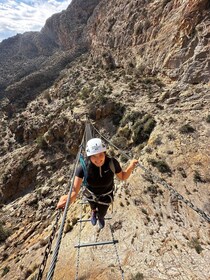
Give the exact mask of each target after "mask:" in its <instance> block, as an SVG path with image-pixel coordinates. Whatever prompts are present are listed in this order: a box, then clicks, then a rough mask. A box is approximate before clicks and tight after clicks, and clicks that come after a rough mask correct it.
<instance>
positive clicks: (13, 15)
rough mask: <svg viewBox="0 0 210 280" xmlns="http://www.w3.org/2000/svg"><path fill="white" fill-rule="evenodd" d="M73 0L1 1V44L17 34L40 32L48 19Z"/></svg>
mask: <svg viewBox="0 0 210 280" xmlns="http://www.w3.org/2000/svg"><path fill="white" fill-rule="evenodd" d="M70 2H71V0H0V42H1V41H2V40H4V39H6V38H9V37H12V36H14V35H16V34H17V33H24V32H26V31H40V30H41V28H42V27H43V26H44V24H45V21H46V19H48V18H49V17H50V16H51V15H53V14H55V13H59V12H61V11H62V10H65V9H66V8H67V7H68V5H69V4H70Z"/></svg>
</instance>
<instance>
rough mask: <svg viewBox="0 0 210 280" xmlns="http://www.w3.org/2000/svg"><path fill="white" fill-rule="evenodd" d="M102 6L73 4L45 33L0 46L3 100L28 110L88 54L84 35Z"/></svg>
mask: <svg viewBox="0 0 210 280" xmlns="http://www.w3.org/2000/svg"><path fill="white" fill-rule="evenodd" d="M99 2H100V0H91V1H72V3H71V4H70V6H69V7H68V9H67V10H66V11H62V12H61V13H58V14H55V15H53V16H52V17H51V18H49V19H48V20H47V21H46V24H45V26H44V27H43V29H42V30H41V32H26V33H24V34H22V35H21V34H18V35H16V36H14V37H12V38H9V39H7V40H4V41H3V42H2V43H1V44H0V98H2V97H7V98H9V100H12V102H13V103H14V101H15V102H17V107H24V106H26V104H27V103H28V102H29V101H30V100H32V99H33V98H34V97H35V96H36V95H37V94H39V92H40V91H42V90H44V89H45V88H47V87H49V86H50V85H51V84H52V81H54V80H55V79H56V78H57V76H58V74H59V72H60V71H61V70H62V69H63V68H64V67H65V66H66V65H67V64H68V63H69V62H71V61H73V60H74V59H75V58H76V57H77V56H79V55H81V54H82V53H84V52H85V51H87V48H88V45H87V42H86V41H85V40H84V36H82V34H83V30H84V27H85V26H86V24H87V21H88V19H89V17H90V16H91V14H92V12H93V10H94V8H95V6H96V5H97V4H98V3H99ZM23 65H24V66H23ZM23 96H24V97H23Z"/></svg>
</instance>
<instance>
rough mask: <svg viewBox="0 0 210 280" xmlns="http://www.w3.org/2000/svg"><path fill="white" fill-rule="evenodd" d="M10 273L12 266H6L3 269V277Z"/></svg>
mask: <svg viewBox="0 0 210 280" xmlns="http://www.w3.org/2000/svg"><path fill="white" fill-rule="evenodd" d="M9 271H10V266H5V267H4V268H3V271H2V274H1V277H4V275H6V274H7V273H8V272H9Z"/></svg>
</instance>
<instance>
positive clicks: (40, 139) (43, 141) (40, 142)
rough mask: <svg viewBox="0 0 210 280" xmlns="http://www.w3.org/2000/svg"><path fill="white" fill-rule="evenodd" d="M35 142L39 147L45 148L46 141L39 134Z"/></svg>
mask: <svg viewBox="0 0 210 280" xmlns="http://www.w3.org/2000/svg"><path fill="white" fill-rule="evenodd" d="M35 142H36V144H37V146H38V147H39V148H40V149H45V148H46V147H47V142H46V141H45V139H44V137H43V136H39V137H38V138H36V140H35Z"/></svg>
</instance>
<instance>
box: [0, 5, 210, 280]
mask: <svg viewBox="0 0 210 280" xmlns="http://www.w3.org/2000/svg"><path fill="white" fill-rule="evenodd" d="M209 17H210V12H209V1H201V0H200V1H143V0H141V1H137V0H136V1H134V0H133V1H127V2H125V1H120V0H118V1H105V0H103V1H96V0H95V1H94V0H93V1H84V0H79V1H72V4H71V5H70V6H69V7H68V9H67V10H66V11H63V12H62V13H59V14H56V15H53V16H52V17H51V18H49V19H48V20H47V22H46V24H45V26H44V27H43V29H42V31H41V32H40V33H38V32H37V33H34V32H33V33H30V32H29V33H26V34H23V35H21V34H19V35H17V36H15V37H13V38H10V39H8V40H5V41H3V42H2V43H1V44H0V57H1V59H0V63H1V111H0V114H1V118H0V134H1V139H0V146H1V150H0V171H1V172H0V203H1V208H0V247H1V249H0V251H1V253H0V259H1V265H0V270H1V272H0V275H1V278H2V279H5V280H11V279H13V280H22V279H30V280H34V279H36V275H37V273H38V271H39V265H40V264H41V262H42V260H43V257H44V252H45V249H46V246H47V244H48V242H49V240H50V234H51V232H52V229H53V225H54V222H55V216H56V213H57V211H56V210H55V207H56V203H57V201H58V198H59V197H60V195H62V194H64V193H66V192H67V191H68V187H69V182H70V179H71V174H72V171H73V167H74V162H75V157H76V154H77V151H78V148H79V145H80V142H81V138H82V134H83V130H84V125H85V121H86V115H87V114H88V115H89V116H90V118H91V121H92V123H93V124H94V126H95V127H96V128H97V129H98V130H99V131H100V133H102V135H104V136H106V137H107V138H108V139H109V140H111V142H112V143H113V144H115V145H116V146H117V147H118V148H120V149H122V150H123V151H125V152H126V153H127V154H128V155H132V156H133V157H136V158H137V159H138V160H139V162H140V164H141V165H142V166H143V167H144V168H146V171H145V170H144V169H142V168H140V167H138V168H136V169H135V171H134V172H133V174H132V176H131V177H130V178H129V180H128V181H127V182H125V183H122V182H119V181H117V180H116V181H115V185H116V193H115V202H114V210H113V213H111V210H110V212H109V214H108V216H109V217H112V219H111V220H110V221H109V220H107V224H106V227H105V228H104V230H103V231H101V232H100V234H99V236H98V232H97V226H96V227H95V228H93V227H92V226H91V224H90V223H89V222H87V223H82V235H81V241H82V243H83V242H85V243H86V242H94V241H96V240H98V241H105V240H110V239H111V238H112V234H111V232H110V228H109V224H110V225H111V227H112V230H113V234H114V237H115V238H116V239H117V240H118V241H119V244H117V245H116V248H117V254H118V255H116V250H115V249H116V248H114V247H112V246H109V245H107V246H101V247H97V248H95V247H91V248H86V249H84V248H81V250H80V258H79V263H78V262H77V260H78V255H77V251H76V249H75V248H74V245H75V244H76V243H77V242H78V236H79V232H80V223H77V219H78V218H80V217H82V218H84V219H87V218H89V215H90V211H89V208H88V206H87V205H85V206H84V207H83V212H82V214H81V213H80V210H81V205H80V199H78V200H77V201H76V202H75V203H74V204H73V205H71V206H70V208H69V211H68V214H67V221H66V224H65V229H64V236H63V238H62V243H61V248H60V252H59V256H58V262H57V265H56V270H55V272H54V278H53V279H55V280H56V279H57V280H58V279H70V278H75V273H76V271H77V270H78V279H91V280H92V279H94V280H95V279H100V280H102V279H103V280H105V279H107V280H108V279H121V278H122V275H121V272H122V271H121V270H120V267H119V261H120V265H121V268H122V270H123V273H124V279H126V280H127V279H128V280H134V279H135V280H137V279H150V280H155V279H178V280H179V279H180V280H181V279H186V280H189V279H190V280H195V279H199V280H203V279H210V270H209V261H210V253H209V252H210V228H209V221H208V218H209V216H210V203H209V196H210V193H209V186H210V177H209V174H210V170H209V166H210V154H209V136H210V112H209V96H210V91H209V19H210V18H209ZM22 65H23V66H22ZM11 66H13V67H11ZM17 69H18V71H17ZM108 148H109V151H108V152H109V154H111V155H114V156H115V157H116V158H117V159H118V160H119V161H120V162H121V165H122V167H123V168H125V167H126V165H127V164H128V162H127V159H126V158H125V157H124V155H123V154H121V153H120V151H119V150H118V149H116V148H113V147H112V146H111V145H108ZM151 174H152V175H153V176H151ZM163 182H165V183H163ZM167 186H171V187H172V188H173V189H174V190H175V191H176V192H178V193H179V194H180V196H177V195H176V192H173V191H171V189H170V187H169V188H167ZM60 224H61V219H60V220H59V223H58V225H60ZM57 234H58V231H57V233H56V237H57ZM56 237H55V240H56ZM54 247H55V243H53V246H52V250H53V249H54ZM48 255H49V256H48V257H49V258H48V262H47V265H46V269H45V271H44V274H43V279H46V274H47V272H48V270H49V265H50V262H51V259H52V254H51V253H50V252H49V254H48ZM78 268H79V269H78Z"/></svg>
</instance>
